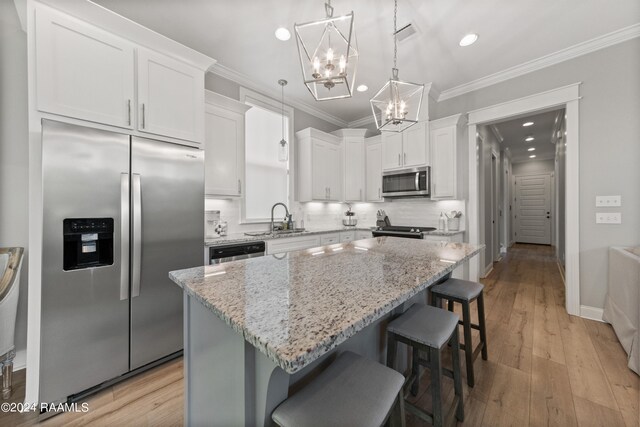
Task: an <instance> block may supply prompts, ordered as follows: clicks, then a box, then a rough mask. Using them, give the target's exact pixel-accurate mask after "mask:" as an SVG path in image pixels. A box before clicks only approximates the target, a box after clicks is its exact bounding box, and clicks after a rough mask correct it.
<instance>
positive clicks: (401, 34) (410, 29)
mask: <svg viewBox="0 0 640 427" xmlns="http://www.w3.org/2000/svg"><path fill="white" fill-rule="evenodd" d="M417 32H418V31H417V30H416V26H415V25H414V24H413V23H412V22H410V23H408V24H407V25H405V26H404V27H402V28H400V29H399V30H398V31H396V32H395V33H394V34H395V35H396V36H397V37H398V41H399V42H402V41H405V40H406V39H408V38H409V37H411V36H413V35H414V34H416V33H417Z"/></svg>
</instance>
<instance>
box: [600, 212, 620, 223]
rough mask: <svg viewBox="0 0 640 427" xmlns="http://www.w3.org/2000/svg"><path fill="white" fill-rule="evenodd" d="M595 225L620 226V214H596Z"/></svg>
mask: <svg viewBox="0 0 640 427" xmlns="http://www.w3.org/2000/svg"><path fill="white" fill-rule="evenodd" d="M596 224H622V215H621V214H620V212H598V213H596Z"/></svg>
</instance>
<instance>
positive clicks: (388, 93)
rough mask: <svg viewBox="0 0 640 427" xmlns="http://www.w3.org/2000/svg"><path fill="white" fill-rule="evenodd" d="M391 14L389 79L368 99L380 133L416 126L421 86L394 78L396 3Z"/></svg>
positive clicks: (396, 32) (396, 75)
mask: <svg viewBox="0 0 640 427" xmlns="http://www.w3.org/2000/svg"><path fill="white" fill-rule="evenodd" d="M394 5H395V7H394V11H393V68H392V69H391V79H389V81H388V82H387V83H386V84H385V85H384V86H383V87H382V89H380V90H379V91H378V93H376V94H375V95H374V97H373V98H371V100H370V102H371V110H372V111H373V117H374V119H375V121H376V127H377V128H378V130H380V131H383V132H384V131H387V132H402V131H403V130H405V129H407V128H408V127H410V126H413V125H414V124H416V123H418V114H419V113H420V106H421V104H422V94H423V92H424V85H423V84H417V83H409V82H403V81H402V80H400V79H399V78H398V68H397V62H398V26H397V22H396V21H397V16H398V0H394Z"/></svg>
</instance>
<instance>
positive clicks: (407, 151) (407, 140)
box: [402, 122, 429, 167]
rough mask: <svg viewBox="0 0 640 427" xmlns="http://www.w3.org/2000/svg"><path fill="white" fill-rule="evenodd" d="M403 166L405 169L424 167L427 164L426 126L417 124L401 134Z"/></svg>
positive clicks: (422, 123) (421, 123) (423, 123)
mask: <svg viewBox="0 0 640 427" xmlns="http://www.w3.org/2000/svg"><path fill="white" fill-rule="evenodd" d="M403 138H404V139H403V141H402V149H403V150H404V153H403V162H402V163H403V165H404V166H406V167H413V166H424V165H427V164H428V163H429V162H428V159H427V157H428V155H427V153H428V150H427V124H426V123H425V122H420V123H417V124H415V125H413V126H411V127H410V128H409V129H407V130H405V131H404V133H403Z"/></svg>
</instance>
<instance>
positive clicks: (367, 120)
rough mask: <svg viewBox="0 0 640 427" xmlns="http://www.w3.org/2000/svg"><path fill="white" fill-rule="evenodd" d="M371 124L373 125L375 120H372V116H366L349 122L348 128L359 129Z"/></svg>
mask: <svg viewBox="0 0 640 427" xmlns="http://www.w3.org/2000/svg"><path fill="white" fill-rule="evenodd" d="M371 123H375V120H374V119H373V114H368V115H366V116H364V117H361V118H359V119H358V120H354V121H352V122H349V123H348V127H349V128H359V127H363V126H367V125H370V124H371Z"/></svg>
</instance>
